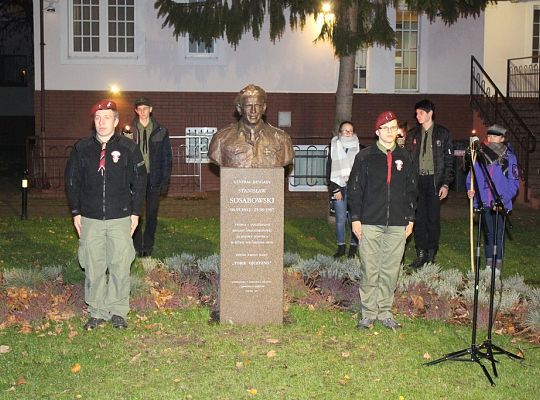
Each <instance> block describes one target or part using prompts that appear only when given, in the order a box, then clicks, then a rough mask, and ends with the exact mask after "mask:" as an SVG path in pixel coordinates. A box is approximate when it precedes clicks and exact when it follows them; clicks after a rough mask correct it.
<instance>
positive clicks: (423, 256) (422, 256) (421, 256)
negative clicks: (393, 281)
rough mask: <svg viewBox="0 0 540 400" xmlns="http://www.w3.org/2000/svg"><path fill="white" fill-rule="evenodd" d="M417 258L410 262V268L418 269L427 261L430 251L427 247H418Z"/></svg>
mask: <svg viewBox="0 0 540 400" xmlns="http://www.w3.org/2000/svg"><path fill="white" fill-rule="evenodd" d="M416 256H417V257H416V260H414V261H413V262H412V263H410V264H409V268H412V269H418V268H420V267H421V266H422V265H424V264H425V263H426V261H427V257H428V253H427V250H426V249H416Z"/></svg>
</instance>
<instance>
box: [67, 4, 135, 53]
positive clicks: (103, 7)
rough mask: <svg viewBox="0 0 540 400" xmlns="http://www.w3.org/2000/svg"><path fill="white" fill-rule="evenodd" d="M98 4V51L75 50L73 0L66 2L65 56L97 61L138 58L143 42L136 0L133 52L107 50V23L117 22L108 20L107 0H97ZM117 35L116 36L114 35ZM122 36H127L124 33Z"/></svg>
mask: <svg viewBox="0 0 540 400" xmlns="http://www.w3.org/2000/svg"><path fill="white" fill-rule="evenodd" d="M97 1H98V6H99V20H98V24H99V25H98V26H99V51H75V49H74V37H75V36H74V35H75V33H74V27H73V23H74V21H73V18H74V13H73V6H74V4H73V2H74V0H69V1H67V2H66V4H67V10H66V11H67V16H68V17H67V25H68V27H67V43H66V45H67V58H68V59H70V60H87V61H90V60H97V61H98V62H101V61H103V60H107V59H110V60H114V59H119V60H129V59H132V60H135V59H138V58H139V56H140V48H139V46H140V43H141V42H143V41H142V38H141V37H140V36H141V32H140V31H139V29H140V27H139V24H140V22H139V21H140V18H139V16H138V12H137V9H138V7H137V3H138V0H133V25H134V26H133V52H127V51H123V52H118V51H115V52H112V51H109V39H110V37H109V23H111V22H118V20H114V21H110V20H109V14H108V12H109V10H108V8H109V4H108V1H109V0H97ZM115 37H117V36H115ZM124 37H127V35H125V36H124Z"/></svg>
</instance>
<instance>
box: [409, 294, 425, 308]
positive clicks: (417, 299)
mask: <svg viewBox="0 0 540 400" xmlns="http://www.w3.org/2000/svg"><path fill="white" fill-rule="evenodd" d="M411 300H412V302H413V306H414V308H416V309H417V310H423V309H424V298H423V297H422V296H420V295H416V294H411Z"/></svg>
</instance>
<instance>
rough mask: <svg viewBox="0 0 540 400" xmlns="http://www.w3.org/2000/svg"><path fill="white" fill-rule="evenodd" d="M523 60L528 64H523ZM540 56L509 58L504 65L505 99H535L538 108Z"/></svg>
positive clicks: (539, 103)
mask: <svg viewBox="0 0 540 400" xmlns="http://www.w3.org/2000/svg"><path fill="white" fill-rule="evenodd" d="M524 60H530V62H525V63H523V62H522V61H524ZM539 60H540V56H538V55H536V56H534V55H531V56H527V57H517V58H510V59H508V60H507V63H506V97H507V98H509V99H510V98H512V99H513V98H515V99H527V100H531V99H536V105H537V106H538V107H540V63H539Z"/></svg>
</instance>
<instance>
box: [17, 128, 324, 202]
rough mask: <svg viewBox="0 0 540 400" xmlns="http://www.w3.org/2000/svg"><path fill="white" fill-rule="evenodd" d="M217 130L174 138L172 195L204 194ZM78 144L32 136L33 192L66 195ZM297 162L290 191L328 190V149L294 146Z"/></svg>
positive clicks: (30, 166)
mask: <svg viewBox="0 0 540 400" xmlns="http://www.w3.org/2000/svg"><path fill="white" fill-rule="evenodd" d="M215 131H217V129H216V128H187V129H186V135H171V136H170V139H171V148H172V154H173V160H172V161H173V162H172V173H171V182H170V185H169V193H170V194H173V195H174V194H180V193H193V192H197V191H199V192H200V191H204V190H205V182H204V176H205V173H204V171H205V170H206V169H207V167H205V164H207V163H208V162H209V161H208V146H209V143H210V140H211V138H212V135H213V134H214V133H215ZM297 141H301V142H303V143H314V142H315V143H321V142H325V141H329V140H327V139H325V138H323V139H321V138H315V137H314V138H307V137H306V138H302V139H298V140H297ZM75 142H76V139H74V138H65V137H46V138H43V137H38V136H32V137H29V138H27V141H26V156H27V161H26V164H27V169H28V178H29V184H30V187H31V188H34V189H39V190H47V191H51V192H63V191H64V169H65V166H66V162H67V159H68V157H69V154H70V152H71V150H72V148H73V144H74V143H75ZM293 147H294V149H295V154H296V156H295V159H294V165H293V168H291V170H290V174H289V176H288V182H289V190H291V191H323V190H326V186H325V185H326V157H327V152H328V145H316V144H305V145H302V144H295V145H294V146H293Z"/></svg>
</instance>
